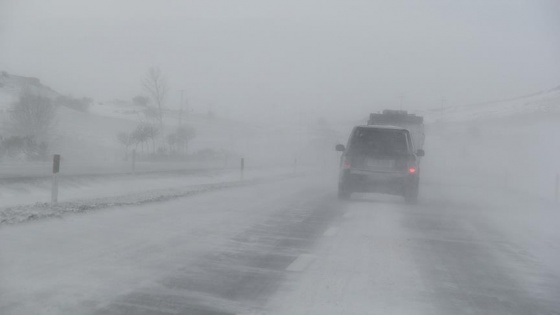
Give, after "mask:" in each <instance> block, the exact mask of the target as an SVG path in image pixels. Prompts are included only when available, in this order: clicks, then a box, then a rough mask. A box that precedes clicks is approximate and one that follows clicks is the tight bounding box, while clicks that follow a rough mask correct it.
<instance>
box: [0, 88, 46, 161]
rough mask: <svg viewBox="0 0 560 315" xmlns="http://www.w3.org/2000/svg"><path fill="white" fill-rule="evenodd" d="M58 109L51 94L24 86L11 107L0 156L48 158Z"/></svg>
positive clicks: (0, 144)
mask: <svg viewBox="0 0 560 315" xmlns="http://www.w3.org/2000/svg"><path fill="white" fill-rule="evenodd" d="M56 109H57V106H56V104H55V103H54V102H53V101H52V100H51V99H50V98H49V97H47V96H44V95H42V94H41V93H40V92H37V91H34V90H32V89H30V88H24V89H23V90H22V92H21V93H20V95H19V98H18V100H17V101H16V102H14V103H13V104H12V106H11V108H10V109H9V111H8V113H9V115H8V119H9V120H8V122H7V125H8V128H7V129H6V130H5V131H4V132H5V134H4V135H0V157H4V156H9V157H12V158H25V159H31V160H42V159H47V158H48V149H49V143H50V142H51V140H52V138H53V131H54V126H55V122H56V111H57V110H56Z"/></svg>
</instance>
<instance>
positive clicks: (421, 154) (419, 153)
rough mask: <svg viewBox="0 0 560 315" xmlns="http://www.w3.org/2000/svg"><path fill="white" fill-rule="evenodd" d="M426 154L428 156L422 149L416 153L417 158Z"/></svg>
mask: <svg viewBox="0 0 560 315" xmlns="http://www.w3.org/2000/svg"><path fill="white" fill-rule="evenodd" d="M424 154H426V153H425V152H424V150H422V149H418V151H416V155H417V156H424Z"/></svg>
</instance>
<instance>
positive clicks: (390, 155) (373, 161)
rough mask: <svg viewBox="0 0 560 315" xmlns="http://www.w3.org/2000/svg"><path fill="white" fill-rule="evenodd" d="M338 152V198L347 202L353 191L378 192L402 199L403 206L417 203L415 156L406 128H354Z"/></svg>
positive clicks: (421, 151)
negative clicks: (398, 196) (339, 157)
mask: <svg viewBox="0 0 560 315" xmlns="http://www.w3.org/2000/svg"><path fill="white" fill-rule="evenodd" d="M336 150H337V151H341V152H343V153H342V156H341V159H340V173H339V180H338V197H339V198H340V199H349V198H350V197H351V195H352V193H354V192H379V193H386V194H392V195H400V196H403V197H404V199H405V201H406V202H407V203H411V204H413V203H416V202H417V200H418V188H419V187H418V186H419V179H420V168H419V157H422V156H424V150H422V149H418V150H415V149H414V145H413V143H412V137H411V133H410V131H409V130H408V129H405V128H402V127H395V126H378V125H367V126H356V127H354V129H353V130H352V133H351V134H350V138H349V139H348V143H347V147H345V146H344V145H342V144H338V145H337V146H336Z"/></svg>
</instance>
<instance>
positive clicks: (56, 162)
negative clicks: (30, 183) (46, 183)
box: [51, 154, 60, 205]
mask: <svg viewBox="0 0 560 315" xmlns="http://www.w3.org/2000/svg"><path fill="white" fill-rule="evenodd" d="M59 172H60V154H55V155H54V156H53V176H52V190H51V204H52V205H56V204H57V203H58V173H59Z"/></svg>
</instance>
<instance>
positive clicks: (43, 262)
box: [0, 176, 560, 314]
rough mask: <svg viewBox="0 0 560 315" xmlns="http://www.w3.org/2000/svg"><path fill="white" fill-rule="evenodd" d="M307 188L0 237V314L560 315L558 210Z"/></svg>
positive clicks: (5, 231) (267, 187)
mask: <svg viewBox="0 0 560 315" xmlns="http://www.w3.org/2000/svg"><path fill="white" fill-rule="evenodd" d="M332 183H333V181H332V178H325V177H316V176H307V177H299V178H291V179H284V180H280V181H273V182H269V183H262V184H259V185H258V186H248V187H238V188H232V189H228V190H222V191H216V192H211V193H206V194H201V195H197V196H191V197H188V198H182V199H177V200H174V201H168V202H162V203H157V204H150V205H146V206H142V207H129V208H118V209H106V210H102V211H96V212H91V213H85V214H81V215H74V216H68V217H65V218H61V219H52V220H45V221H38V222H32V223H28V224H23V225H19V226H13V227H4V228H2V229H0V268H1V269H0V313H1V314H560V268H559V267H557V266H559V265H560V259H559V258H560V252H559V248H560V247H559V245H558V244H560V242H558V241H560V237H559V236H560V234H559V233H558V232H557V231H556V230H558V229H557V228H556V226H557V223H558V222H559V221H558V220H559V218H560V216H559V215H558V213H559V212H560V211H558V209H557V208H554V207H552V206H551V205H549V204H546V203H539V202H538V201H534V200H529V199H524V198H522V197H519V196H515V195H514V194H512V193H509V192H506V191H488V190H485V189H481V188H478V187H461V186H449V185H447V186H446V185H436V184H431V183H430V182H429V181H428V182H426V183H425V185H423V190H422V197H421V203H420V205H418V206H409V205H406V204H404V202H402V200H401V198H397V197H390V196H383V195H366V194H364V195H355V196H354V197H353V198H352V200H351V201H348V202H342V201H338V200H337V199H336V197H335V196H336V194H335V190H334V185H333V184H332Z"/></svg>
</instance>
